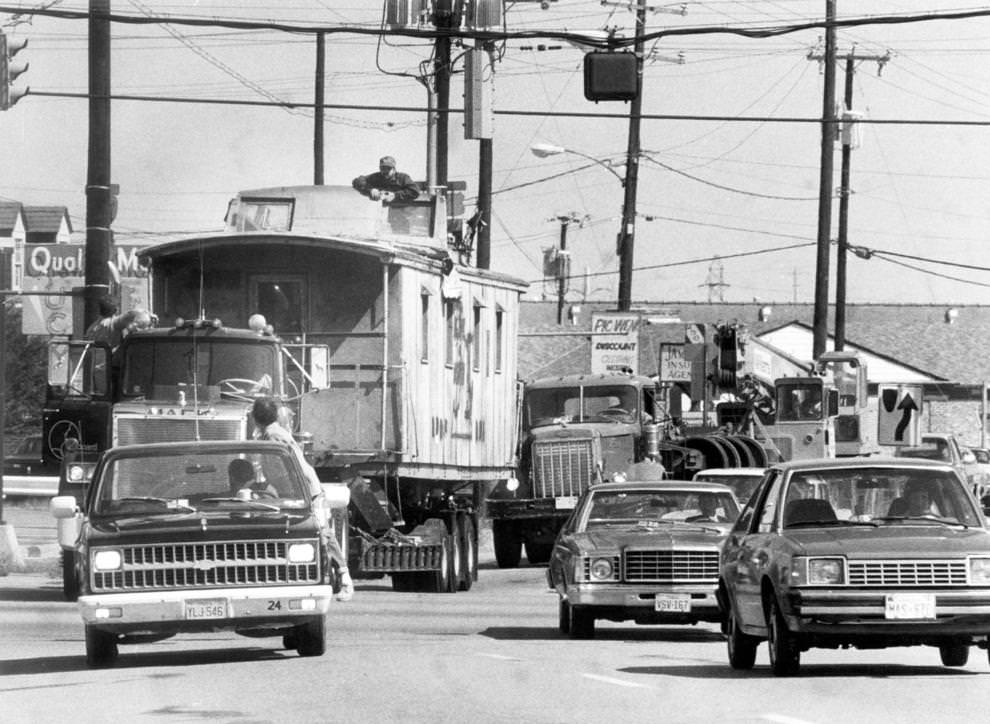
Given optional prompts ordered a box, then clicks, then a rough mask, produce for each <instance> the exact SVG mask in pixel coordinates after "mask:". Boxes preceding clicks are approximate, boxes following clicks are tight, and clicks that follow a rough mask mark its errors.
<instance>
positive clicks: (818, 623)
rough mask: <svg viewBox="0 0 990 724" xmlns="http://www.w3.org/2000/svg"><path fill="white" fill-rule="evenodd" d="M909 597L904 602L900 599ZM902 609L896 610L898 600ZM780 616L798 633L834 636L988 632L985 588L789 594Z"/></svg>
mask: <svg viewBox="0 0 990 724" xmlns="http://www.w3.org/2000/svg"><path fill="white" fill-rule="evenodd" d="M906 596H910V597H913V598H912V600H910V601H905V597H906ZM898 601H900V602H901V604H902V605H904V604H905V603H906V605H907V607H906V608H900V609H898V608H897V602H898ZM785 608H786V610H785V612H784V616H785V618H786V619H787V623H788V627H789V628H790V629H791V630H792V631H795V632H798V633H813V634H836V635H850V636H856V635H863V636H867V637H869V636H874V635H880V636H884V635H898V634H904V635H920V636H924V635H934V636H939V635H948V636H953V635H956V636H986V635H988V634H990V589H972V590H952V589H937V590H928V591H921V590H911V591H903V590H882V589H881V590H864V589H859V590H841V589H821V590H807V591H792V592H790V593H789V595H788V597H787V602H786V606H785Z"/></svg>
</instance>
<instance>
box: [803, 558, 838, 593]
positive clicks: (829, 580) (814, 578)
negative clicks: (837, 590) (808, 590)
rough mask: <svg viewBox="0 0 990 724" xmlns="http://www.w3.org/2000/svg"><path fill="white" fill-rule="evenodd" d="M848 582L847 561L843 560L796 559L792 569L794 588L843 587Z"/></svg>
mask: <svg viewBox="0 0 990 724" xmlns="http://www.w3.org/2000/svg"><path fill="white" fill-rule="evenodd" d="M845 582H846V561H845V559H843V558H808V557H798V558H795V559H794V563H793V567H792V568H791V585H792V586H841V585H843V584H845Z"/></svg>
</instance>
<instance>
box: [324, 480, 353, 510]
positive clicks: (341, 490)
mask: <svg viewBox="0 0 990 724" xmlns="http://www.w3.org/2000/svg"><path fill="white" fill-rule="evenodd" d="M320 487H322V488H323V501H324V502H323V504H324V505H325V506H327V507H328V508H331V509H337V508H346V507H347V505H348V504H349V503H350V502H351V489H350V488H348V487H347V485H345V484H344V483H321V484H320Z"/></svg>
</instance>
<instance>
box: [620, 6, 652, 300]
mask: <svg viewBox="0 0 990 724" xmlns="http://www.w3.org/2000/svg"><path fill="white" fill-rule="evenodd" d="M645 29H646V0H639V3H638V4H637V6H636V42H635V44H634V52H635V54H636V83H637V88H638V89H639V90H638V92H637V93H636V97H635V98H633V99H632V101H630V103H629V140H628V145H627V147H626V178H625V182H624V184H623V185H624V187H625V196H624V198H623V201H622V228H621V229H619V241H618V249H617V251H618V253H619V303H618V307H619V311H620V312H628V311H629V309H630V307H631V306H632V276H633V245H634V242H635V238H636V186H637V182H638V179H639V155H640V143H639V126H640V115H641V114H642V110H643V48H644V43H643V35H644V33H645Z"/></svg>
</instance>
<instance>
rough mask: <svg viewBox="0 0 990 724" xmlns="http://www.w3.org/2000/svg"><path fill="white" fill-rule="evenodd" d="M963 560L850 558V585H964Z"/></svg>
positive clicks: (965, 578)
mask: <svg viewBox="0 0 990 724" xmlns="http://www.w3.org/2000/svg"><path fill="white" fill-rule="evenodd" d="M967 581H968V579H967V575H966V561H964V560H948V561H945V560H914V561H912V560H906V561H849V585H851V586H964V585H966V583H967Z"/></svg>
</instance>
